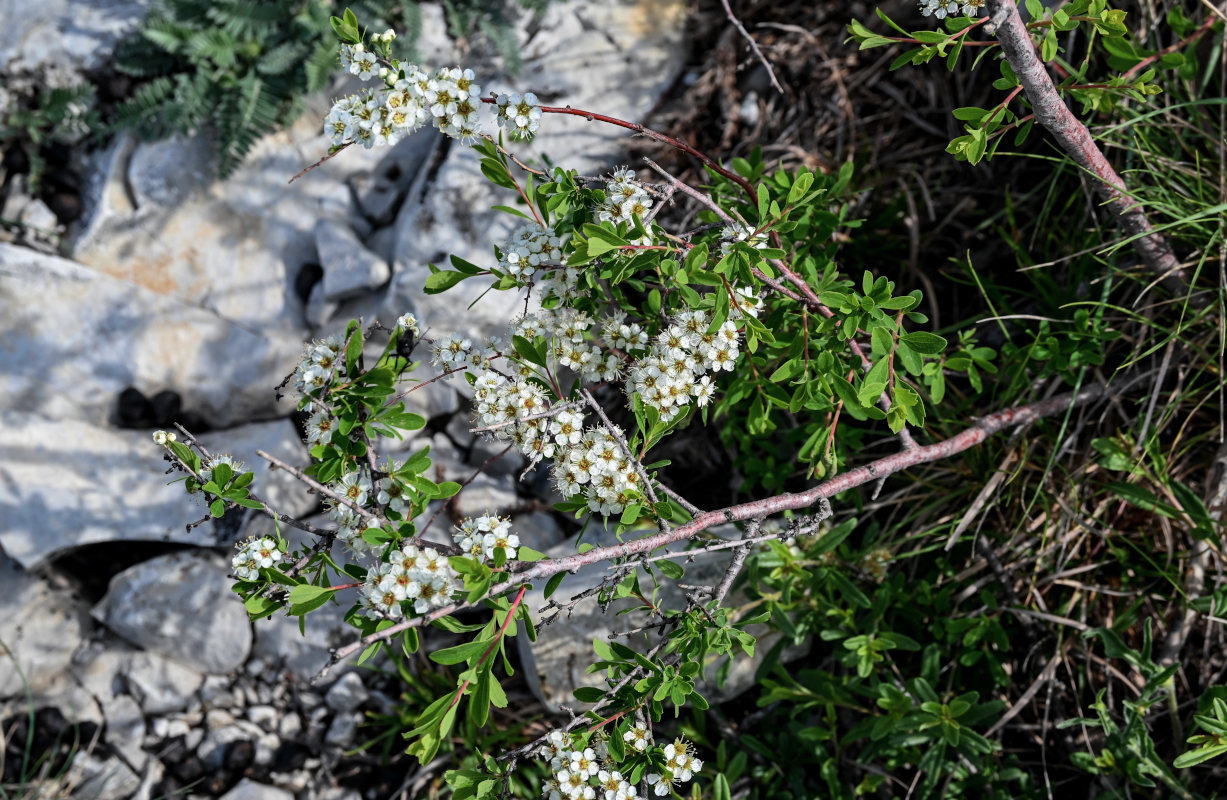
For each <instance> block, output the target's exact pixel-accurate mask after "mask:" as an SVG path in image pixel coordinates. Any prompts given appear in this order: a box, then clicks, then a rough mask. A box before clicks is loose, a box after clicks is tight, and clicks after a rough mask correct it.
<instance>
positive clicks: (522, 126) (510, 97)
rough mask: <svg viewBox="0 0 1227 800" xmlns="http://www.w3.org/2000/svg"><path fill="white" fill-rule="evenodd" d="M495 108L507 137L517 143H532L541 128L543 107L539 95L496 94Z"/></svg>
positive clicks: (528, 93) (527, 93) (499, 123)
mask: <svg viewBox="0 0 1227 800" xmlns="http://www.w3.org/2000/svg"><path fill="white" fill-rule="evenodd" d="M494 107H495V109H496V111H497V113H498V126H499V127H500V128H506V129H507V135H508V136H510V137H511V138H512V139H514V140H516V141H522V142H530V141H532V138H533V137H534V136H536V135H537V129H538V128H540V127H541V106H540V104H539V103H537V95H535V94H533V93H532V92H526V93H524V94H496V95H494Z"/></svg>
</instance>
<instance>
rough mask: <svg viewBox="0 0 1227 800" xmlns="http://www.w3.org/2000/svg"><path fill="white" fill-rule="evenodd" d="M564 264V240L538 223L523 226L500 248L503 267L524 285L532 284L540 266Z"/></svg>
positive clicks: (552, 266) (499, 263)
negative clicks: (562, 262)
mask: <svg viewBox="0 0 1227 800" xmlns="http://www.w3.org/2000/svg"><path fill="white" fill-rule="evenodd" d="M561 261H562V240H561V239H559V238H558V234H557V233H555V232H554V230H553V229H552V228H546V227H544V226H543V225H539V224H537V223H535V222H530V223H528V224H527V225H521V226H520V227H519V228H518V229H516V231H515V233H513V234H511V238H510V239H509V240H508V241H507V243H506V244H504V245H503V246H502V247H501V248H499V260H498V265H499V267H501V268H502V269H504V270H506V271H507V273H508V274H509V275H511V276H512V277H514V278H515V279H516V280H518V281H520V283H522V284H526V283H531V282H532V280H533V276H534V275H536V273H537V270H538V269H539V268H540V267H542V266H545V267H549V268H554V267H555V266H557V265H559V264H560V262H561Z"/></svg>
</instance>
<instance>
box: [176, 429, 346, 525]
mask: <svg viewBox="0 0 1227 800" xmlns="http://www.w3.org/2000/svg"><path fill="white" fill-rule="evenodd" d="M175 427H176V428H178V429H179V430H180V432H182V433H183V435H184V436H186V437H187V440H188V444H190V445H192V446H193V447H195V448H196V449H197V450H199V451H200V452H201V453H203V454H204V456H205V458H211V456H210V455H209V451H208V450H206V449H205V448H204V445H202V444H201V443H200V440H198V439H197V438H196V437H195V436H193V435H192V434H191V433H190V432H189V431H188V429H187V428H185V427H183V426H182V425H180V424H179V423H177V422H176V423H175ZM166 452H167V454H169V455H170V456H171V458H173V459H175V461H177V462H178V463H179V466H181V467H182V468H183V469H184V470H186V471H187V472H188V473H189V474H190V475H192V476H193V477H194V478H197V479H199V478H200V476H199V475H197V474H196V473H195V472H193V471H192V469H191V468H190V467H188V465H187V464H184V463H183V462H182V461H181V460H180V459H179V457H178V456H177V455H175V451H174V450H171V449H170V448H169V447H167V448H166ZM247 497H248V498H250V499H251V500H254V501H255V502H257V503H259V504H260V505H261V506H263V507H262V508H261V509H260V510H261V511H262V512H264V514H265V515H266V516H268V517H270V518H272V519H273V520H275V521H277V522H281V523H284V524H286V525H289V526H290V527H291V528H298V529H299V530H300V531H306V532H307V533H310V534H312V535H314V536H330V535H332V531H328V530H324V529H323V528H317V527H315V526H314V525H312V524H311V523H309V522H300V521H299V520H296V519H294V518H293V517H291V516H290V515H289V514H283V513H281V512H280V511H276V510H274V509H273V508H272V507H271V506H269V504H268V502H267V501H266V500H264V499H263V498H262V497H260V495H258V494H256V493H255V492H253V491H250V490H248V492H247ZM236 507H238V504H237V503H230V504H229V505H228V506H227V508H236Z"/></svg>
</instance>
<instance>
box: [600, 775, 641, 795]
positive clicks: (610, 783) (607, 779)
mask: <svg viewBox="0 0 1227 800" xmlns="http://www.w3.org/2000/svg"><path fill="white" fill-rule="evenodd" d="M597 780H598V781H600V782H601V789H602V790H604V792H605V800H627V798H628V797H633V796H634V795H635V787H633V786H631V785H630V784H629V783H628V782H627V781H626V780H625V779H624V778H623V777H622V773H621V772H618V771H617V770H614V771H613V772H608V771H606V770H601V771H600V772H598V773H597Z"/></svg>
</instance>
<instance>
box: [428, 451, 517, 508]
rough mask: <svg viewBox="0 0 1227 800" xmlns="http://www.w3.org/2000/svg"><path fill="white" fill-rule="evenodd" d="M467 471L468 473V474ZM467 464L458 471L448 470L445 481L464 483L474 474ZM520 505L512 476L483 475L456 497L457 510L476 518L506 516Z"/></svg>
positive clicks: (474, 479)
mask: <svg viewBox="0 0 1227 800" xmlns="http://www.w3.org/2000/svg"><path fill="white" fill-rule="evenodd" d="M466 471H467V473H466ZM473 471H474V470H473V468H472V467H469V466H468V465H467V464H466V465H464V466H463V467H461V468H460V469H456V470H454V471H453V470H447V471H446V472H445V474H446V477H445V478H444V480H449V481H457V482H463V481H465V480H467V479H468V478H469V477H470V476H471V475H472V474H473ZM519 504H520V498H519V497H518V496H516V487H515V478H514V477H512V476H511V475H487V474H486V473H484V472H483V473H481V474H480V475H478V476H477V477H476V478H473V480H472V482H471V483H469V485H468V486H465V487H464V489H462V490H461V491H460V494H459V495H457V496H456V509H457V510H458V511H459V512H460V514H461V516H465V517H475V516H479V515H481V514H501V515H505V514H506V513H507V512H508V511H510V510H511V509H512V508H515V507H516V506H517V505H519Z"/></svg>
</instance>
